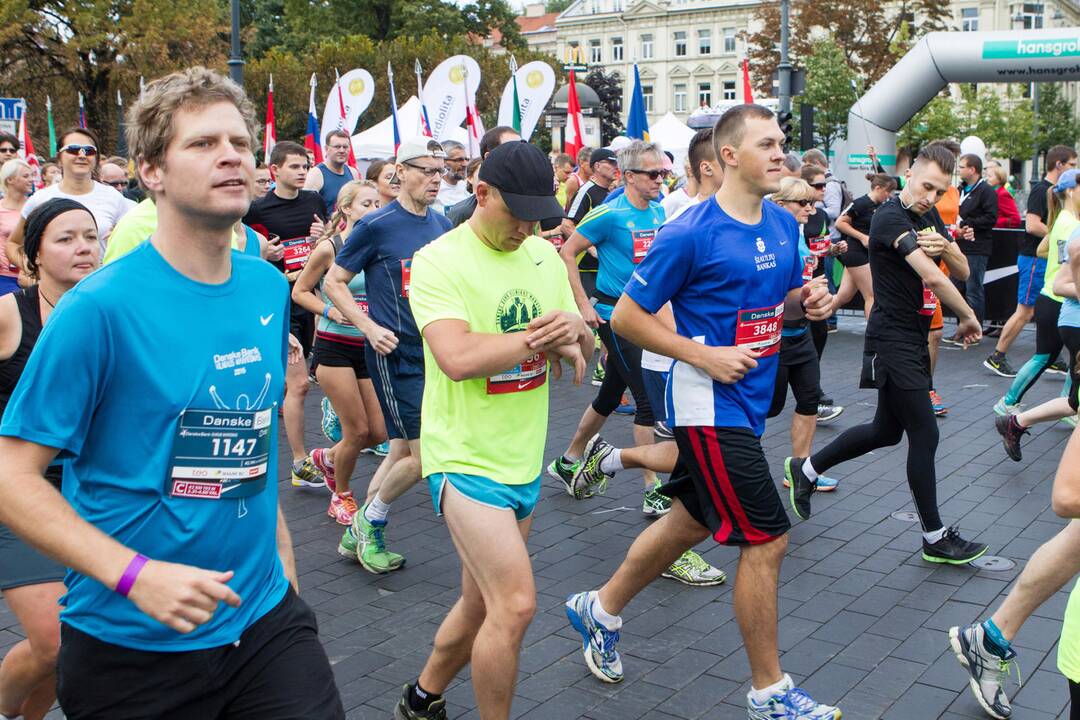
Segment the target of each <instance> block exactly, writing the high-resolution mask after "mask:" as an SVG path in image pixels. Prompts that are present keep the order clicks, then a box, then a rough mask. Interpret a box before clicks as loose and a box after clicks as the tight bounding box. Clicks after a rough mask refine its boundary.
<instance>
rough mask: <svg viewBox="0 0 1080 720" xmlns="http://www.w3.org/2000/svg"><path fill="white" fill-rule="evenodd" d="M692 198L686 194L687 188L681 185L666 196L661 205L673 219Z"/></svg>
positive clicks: (666, 214) (669, 217) (665, 212)
mask: <svg viewBox="0 0 1080 720" xmlns="http://www.w3.org/2000/svg"><path fill="white" fill-rule="evenodd" d="M692 200H693V198H691V197H690V196H689V195H687V194H686V188H684V187H681V188H679V189H678V190H676V191H675V192H673V193H671V194H670V195H668V196H667V197H666V198H664V199H663V201H661V203H660V205H661V206H662V207H663V208H664V215H665V216H666V217H667V218H668V219H671V218H672V217H673V216H674V215H675V213H677V212H679V210H681V209H682V208H684V207H686V206H687V205H689V204H690V203H691V202H692Z"/></svg>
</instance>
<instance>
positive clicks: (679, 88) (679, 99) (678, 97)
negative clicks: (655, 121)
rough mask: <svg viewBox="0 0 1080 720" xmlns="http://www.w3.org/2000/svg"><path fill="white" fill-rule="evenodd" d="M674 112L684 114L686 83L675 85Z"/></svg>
mask: <svg viewBox="0 0 1080 720" xmlns="http://www.w3.org/2000/svg"><path fill="white" fill-rule="evenodd" d="M673 99H674V103H673V104H674V105H675V112H677V113H684V112H686V83H676V85H675V92H674V94H673Z"/></svg>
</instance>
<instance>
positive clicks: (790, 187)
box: [772, 177, 814, 203]
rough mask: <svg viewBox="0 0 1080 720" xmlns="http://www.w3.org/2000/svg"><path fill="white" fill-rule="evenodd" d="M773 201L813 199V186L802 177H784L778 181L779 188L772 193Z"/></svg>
mask: <svg viewBox="0 0 1080 720" xmlns="http://www.w3.org/2000/svg"><path fill="white" fill-rule="evenodd" d="M772 199H773V202H778V203H782V202H798V201H800V200H813V199H814V188H812V187H810V183H808V182H806V181H805V180H803V179H802V178H797V177H786V178H784V179H783V180H781V181H780V189H779V190H777V191H776V192H774V193H773V194H772Z"/></svg>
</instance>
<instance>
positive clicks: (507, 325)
mask: <svg viewBox="0 0 1080 720" xmlns="http://www.w3.org/2000/svg"><path fill="white" fill-rule="evenodd" d="M541 314H542V311H541V310H540V301H538V300H537V299H536V296H535V295H533V294H532V293H531V292H529V291H528V290H520V289H514V290H508V291H507V292H506V294H505V295H503V296H502V299H500V300H499V307H498V309H497V310H496V311H495V321H496V323H497V324H498V326H499V331H500V332H504V333H511V332H520V331H522V330H524V329H525V328H526V327H527V326H528V324H529V323H530V322H531V321H532V320H533V318H537V317H540V315H541Z"/></svg>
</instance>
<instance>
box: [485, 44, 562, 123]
mask: <svg viewBox="0 0 1080 720" xmlns="http://www.w3.org/2000/svg"><path fill="white" fill-rule="evenodd" d="M515 76H516V77H517V86H518V107H520V108H521V137H522V138H524V139H525V140H528V139H529V138H530V137H532V134H533V131H534V130H535V129H536V124H537V123H538V122H540V116H541V115H543V114H544V108H545V107H547V104H548V100H550V99H551V95H552V93H554V92H555V71H554V70H552V69H551V66H550V65H548V64H547V63H546V62H543V61H542V60H535V61H533V62H531V63H528V64H526V65H523V66H522V67H520V68H518V71H517V73H515ZM498 124H499V125H506V126H508V127H513V124H514V81H513V78H511V79H510V80H507V81H506V88H505V89H504V90H503V94H502V102H500V103H499V123H498Z"/></svg>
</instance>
